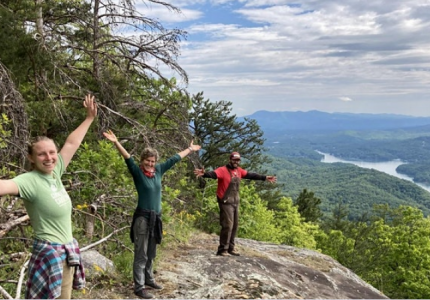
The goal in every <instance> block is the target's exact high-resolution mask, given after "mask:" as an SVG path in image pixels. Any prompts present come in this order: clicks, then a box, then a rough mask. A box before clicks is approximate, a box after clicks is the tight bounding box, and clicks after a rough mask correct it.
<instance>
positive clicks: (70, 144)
mask: <svg viewBox="0 0 430 300" xmlns="http://www.w3.org/2000/svg"><path fill="white" fill-rule="evenodd" d="M84 107H85V108H86V109H87V117H86V118H85V120H84V121H83V122H82V123H81V125H79V126H78V128H76V129H75V130H74V131H73V132H72V133H71V134H70V135H69V136H68V137H67V139H66V142H65V143H64V146H63V148H61V150H60V154H61V156H62V157H63V161H64V167H65V168H66V167H67V166H68V165H69V163H70V161H71V159H72V157H73V155H74V154H75V153H76V151H77V150H78V148H79V146H80V145H81V143H82V140H83V139H84V137H85V135H86V134H87V131H88V128H90V125H91V123H92V122H93V121H94V118H95V117H96V115H97V105H96V103H95V102H94V96H91V95H90V94H88V95H86V96H85V100H84Z"/></svg>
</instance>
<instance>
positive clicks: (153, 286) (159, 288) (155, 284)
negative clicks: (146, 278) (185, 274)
mask: <svg viewBox="0 0 430 300" xmlns="http://www.w3.org/2000/svg"><path fill="white" fill-rule="evenodd" d="M145 285H146V286H149V287H152V288H153V289H156V290H162V289H163V286H162V285H159V284H157V283H156V282H155V281H154V282H152V283H145Z"/></svg>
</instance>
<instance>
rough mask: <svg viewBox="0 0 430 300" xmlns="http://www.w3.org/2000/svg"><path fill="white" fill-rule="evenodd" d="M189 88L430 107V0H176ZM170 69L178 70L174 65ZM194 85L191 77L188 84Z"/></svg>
mask: <svg viewBox="0 0 430 300" xmlns="http://www.w3.org/2000/svg"><path fill="white" fill-rule="evenodd" d="M170 3H172V4H174V5H175V6H177V7H178V8H180V9H181V13H179V14H178V13H174V12H171V11H168V10H167V9H165V8H163V7H162V6H160V5H155V4H150V5H148V4H147V5H145V6H141V8H142V10H141V12H142V13H144V14H146V15H148V16H150V17H154V18H157V19H158V20H159V21H160V22H161V23H162V24H163V25H164V26H165V27H167V28H173V27H176V28H180V29H183V30H185V31H187V32H188V38H187V40H186V41H183V42H182V45H181V56H180V57H179V58H178V62H179V64H180V65H181V67H182V68H183V69H185V71H186V72H187V73H188V76H189V84H188V86H186V88H187V90H188V91H189V92H190V93H192V94H195V93H197V92H204V97H205V98H208V99H210V100H212V101H220V100H227V101H231V102H232V103H233V113H235V114H237V115H238V116H244V115H251V114H252V113H253V112H255V111H258V110H269V111H309V110H320V111H326V112H351V113H396V114H406V115H413V116H430V108H429V107H430V105H429V103H430V38H429V32H430V0H385V1H382V0H342V1H340V0H337V1H334V0H308V1H287V0H240V1H228V0H213V1H205V0H176V1H173V0H171V1H170ZM166 75H167V76H175V77H177V76H176V75H175V74H169V73H168V72H167V73H166ZM183 87H185V85H183Z"/></svg>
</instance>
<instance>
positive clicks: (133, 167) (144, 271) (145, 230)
mask: <svg viewBox="0 0 430 300" xmlns="http://www.w3.org/2000/svg"><path fill="white" fill-rule="evenodd" d="M103 135H104V136H105V137H106V138H107V139H108V140H109V141H111V142H113V143H114V144H115V147H116V148H117V149H118V151H119V152H120V153H121V155H122V156H123V157H124V159H125V163H126V164H127V167H128V170H129V171H130V173H131V175H132V176H133V181H134V185H135V186H136V190H137V195H138V201H137V208H136V210H135V212H134V215H133V221H132V224H131V232H130V237H131V240H132V242H133V243H134V262H133V280H134V294H135V295H136V296H138V297H140V298H144V299H150V298H153V297H154V296H153V295H152V294H151V293H149V292H148V291H147V290H146V289H145V285H146V286H149V287H152V288H154V289H158V290H161V289H162V288H163V287H162V286H161V285H159V284H157V283H156V282H155V280H154V274H153V272H152V264H153V261H154V258H155V256H156V247H157V244H160V242H161V238H162V224H161V189H162V186H161V178H162V176H163V174H164V173H165V172H166V171H168V170H169V169H170V168H172V167H173V166H174V165H175V164H176V163H177V162H179V161H180V160H181V159H182V158H184V157H185V156H187V155H188V154H190V153H192V152H194V151H198V150H200V148H201V147H200V146H199V145H194V144H193V141H191V143H190V146H189V147H188V148H187V149H185V150H183V151H181V152H179V153H177V154H175V155H173V156H172V157H170V158H169V159H167V160H166V161H165V162H163V163H157V161H158V152H157V150H155V149H153V148H149V147H148V148H145V149H144V150H143V152H142V154H141V157H140V165H137V164H136V163H135V162H134V160H133V158H132V157H131V155H130V154H129V153H128V152H127V150H125V149H124V147H123V146H122V145H121V144H120V142H119V141H118V139H117V138H116V136H115V134H114V133H113V132H112V131H111V130H109V131H107V132H104V133H103Z"/></svg>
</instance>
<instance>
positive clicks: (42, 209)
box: [12, 154, 73, 244]
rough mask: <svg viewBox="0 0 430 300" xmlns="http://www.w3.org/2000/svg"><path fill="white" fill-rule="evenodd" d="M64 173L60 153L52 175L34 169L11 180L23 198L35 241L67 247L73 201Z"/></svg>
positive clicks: (70, 234) (70, 235) (69, 240)
mask: <svg viewBox="0 0 430 300" xmlns="http://www.w3.org/2000/svg"><path fill="white" fill-rule="evenodd" d="M64 171H65V169H64V161H63V158H62V157H61V155H60V154H59V155H58V161H57V164H56V166H55V169H54V171H53V173H52V175H47V174H43V173H40V172H38V171H36V170H33V171H31V172H28V173H25V174H21V175H19V176H17V177H15V178H14V179H12V180H13V181H14V182H15V183H16V184H17V186H18V189H19V196H20V197H21V198H23V199H24V205H25V209H26V210H27V213H28V216H29V217H30V222H31V225H32V227H33V230H34V232H35V236H36V238H38V239H41V240H44V241H48V242H51V243H60V244H66V243H69V242H71V241H72V240H73V236H72V202H71V200H70V197H69V194H67V192H66V189H65V188H64V186H63V183H62V182H61V175H63V173H64Z"/></svg>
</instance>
